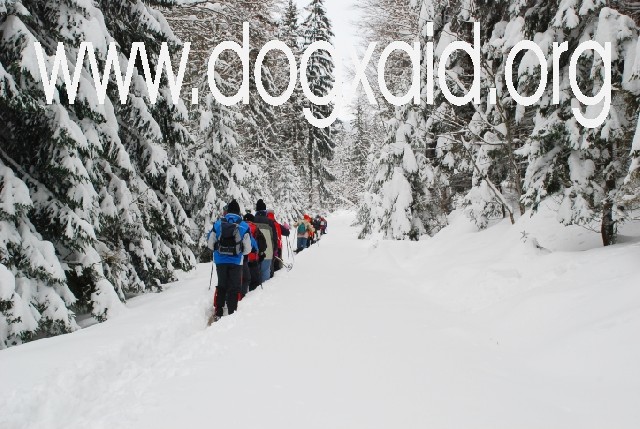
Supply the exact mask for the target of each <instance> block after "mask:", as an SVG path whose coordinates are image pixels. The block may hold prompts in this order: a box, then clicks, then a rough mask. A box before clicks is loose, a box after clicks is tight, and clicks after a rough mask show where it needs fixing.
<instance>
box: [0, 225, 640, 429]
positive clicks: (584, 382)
mask: <svg viewBox="0 0 640 429" xmlns="http://www.w3.org/2000/svg"><path fill="white" fill-rule="evenodd" d="M351 219H352V217H351V215H349V214H339V215H336V216H334V217H333V218H332V219H330V233H329V234H328V235H327V236H326V237H325V238H324V239H323V240H322V241H321V243H320V244H319V245H317V246H314V247H312V248H311V249H309V250H306V251H304V252H302V253H301V254H300V255H298V256H297V257H296V262H295V267H294V269H293V270H292V271H291V272H289V273H286V272H282V271H281V272H279V273H278V275H277V277H276V279H274V280H272V281H270V282H268V283H266V284H265V287H264V290H258V291H257V292H255V293H252V294H250V295H249V296H248V297H247V298H246V299H245V300H243V301H242V302H241V303H240V310H239V312H238V313H236V314H235V315H233V316H230V317H225V318H223V319H222V320H220V321H219V322H217V323H215V324H214V325H213V326H212V327H210V328H208V329H204V325H205V323H206V314H205V310H206V309H207V308H208V306H209V305H210V303H211V293H210V292H209V291H207V286H208V281H209V268H210V267H209V266H207V265H202V266H200V267H198V270H196V271H195V272H194V273H189V274H186V275H185V277H184V278H183V279H182V280H181V281H180V282H178V283H176V284H174V285H172V286H171V287H169V288H168V290H167V291H166V292H163V293H162V294H158V295H147V296H143V297H139V298H136V299H133V300H131V301H130V303H129V304H128V310H127V311H126V312H124V313H123V314H121V315H118V317H116V318H114V319H113V320H111V321H109V322H107V323H104V324H101V325H97V326H93V327H90V328H87V329H84V330H82V331H79V332H77V333H74V334H71V335H65V336H62V337H56V338H51V339H47V340H41V341H36V342H34V343H30V344H27V345H23V346H19V347H14V348H12V349H9V350H5V351H2V352H0V427H1V428H3V429H18V428H114V427H118V428H140V429H145V428H149V429H151V428H156V429H157V428H167V429H168V428H177V427H185V428H199V427H208V428H211V427H225V428H279V429H281V428H318V429H320V428H363V429H365V428H366V429H370V428H381V429H382V428H395V427H398V428H425V427H433V428H460V427H466V428H489V427H491V428H514V427H518V428H540V427H545V428H556V427H557V428H572V427H575V428H602V427H616V428H632V427H638V425H639V424H640V410H639V409H638V407H637V404H638V403H640V369H639V368H638V365H637V362H638V361H640V346H639V345H638V344H637V333H638V332H640V291H638V287H637V283H638V282H637V280H638V278H640V276H639V275H638V268H637V267H636V266H635V265H634V261H637V260H638V257H639V256H640V246H639V245H638V243H635V244H634V243H630V244H628V245H624V246H618V247H616V248H613V249H612V250H607V251H608V252H609V253H606V254H604V253H603V252H605V250H603V249H593V250H590V251H586V252H572V253H571V252H554V253H553V254H551V255H538V254H536V253H535V252H534V251H533V249H531V248H528V247H526V246H524V245H522V244H521V243H519V242H518V239H517V237H516V236H517V235H518V232H517V231H512V230H508V231H509V232H505V231H507V230H505V229H504V228H502V227H501V226H500V225H499V226H497V227H495V228H493V231H486V232H483V233H480V234H470V233H469V232H468V231H467V230H466V229H465V228H466V226H464V225H463V226H461V227H459V228H458V229H456V228H455V227H454V228H452V232H447V231H445V232H444V233H443V237H438V236H437V237H436V238H435V239H433V240H429V241H427V242H420V243H396V242H376V241H359V240H357V239H356V237H355V230H354V229H352V228H350V227H349V223H350V221H351ZM530 228H533V227H530ZM512 235H513V237H512ZM470 237H473V238H472V240H471V239H470ZM514 237H515V238H514ZM461 242H464V246H462V244H461ZM604 256H606V257H604ZM599 261H601V262H599ZM605 261H613V264H616V265H615V267H611V265H610V263H609V265H605ZM605 267H606V268H607V269H613V268H615V272H616V275H615V276H608V275H607V271H606V269H604V268H605ZM535 273H538V274H537V275H535ZM214 284H215V279H214Z"/></svg>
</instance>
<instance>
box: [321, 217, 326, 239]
mask: <svg viewBox="0 0 640 429" xmlns="http://www.w3.org/2000/svg"><path fill="white" fill-rule="evenodd" d="M326 233H327V220H326V219H325V218H323V217H322V216H321V217H320V234H322V235H325V234H326Z"/></svg>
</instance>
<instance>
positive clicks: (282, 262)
mask: <svg viewBox="0 0 640 429" xmlns="http://www.w3.org/2000/svg"><path fill="white" fill-rule="evenodd" d="M275 258H276V259H277V260H278V261H280V263H281V264H282V266H283V267H285V268H286V269H287V272H288V271H291V269H292V268H293V264H288V263H286V262H285V261H283V260H282V259H280V258H279V257H278V256H275Z"/></svg>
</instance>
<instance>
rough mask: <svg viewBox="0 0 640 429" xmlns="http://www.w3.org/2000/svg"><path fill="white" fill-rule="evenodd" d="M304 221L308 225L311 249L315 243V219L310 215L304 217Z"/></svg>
mask: <svg viewBox="0 0 640 429" xmlns="http://www.w3.org/2000/svg"><path fill="white" fill-rule="evenodd" d="M304 220H305V222H306V225H307V247H310V246H311V245H312V244H313V243H314V242H315V231H316V230H315V229H314V228H313V219H311V216H309V215H308V214H305V215H304Z"/></svg>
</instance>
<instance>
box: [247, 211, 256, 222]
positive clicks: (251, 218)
mask: <svg viewBox="0 0 640 429" xmlns="http://www.w3.org/2000/svg"><path fill="white" fill-rule="evenodd" d="M244 220H246V221H248V222H253V221H255V220H256V217H255V216H254V215H252V214H251V213H247V214H246V215H244Z"/></svg>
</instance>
